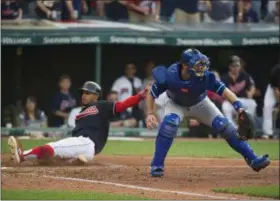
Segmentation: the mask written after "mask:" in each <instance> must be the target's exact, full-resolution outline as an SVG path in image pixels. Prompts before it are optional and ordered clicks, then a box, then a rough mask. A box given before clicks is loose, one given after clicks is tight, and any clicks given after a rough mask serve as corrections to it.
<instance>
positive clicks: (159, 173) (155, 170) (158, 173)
mask: <svg viewBox="0 0 280 201" xmlns="http://www.w3.org/2000/svg"><path fill="white" fill-rule="evenodd" d="M151 175H152V177H163V175H164V168H163V167H156V166H152V167H151Z"/></svg>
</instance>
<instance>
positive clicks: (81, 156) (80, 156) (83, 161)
mask: <svg viewBox="0 0 280 201" xmlns="http://www.w3.org/2000/svg"><path fill="white" fill-rule="evenodd" d="M78 160H79V161H80V162H81V163H88V160H87V159H86V157H85V156H84V155H79V156H78Z"/></svg>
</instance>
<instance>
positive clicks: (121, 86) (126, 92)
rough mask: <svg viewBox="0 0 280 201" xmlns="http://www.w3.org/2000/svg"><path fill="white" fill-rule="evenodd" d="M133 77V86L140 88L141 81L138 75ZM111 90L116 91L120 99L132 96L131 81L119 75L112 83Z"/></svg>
mask: <svg viewBox="0 0 280 201" xmlns="http://www.w3.org/2000/svg"><path fill="white" fill-rule="evenodd" d="M133 79H134V82H133V84H134V88H135V89H139V90H140V89H141V87H142V81H141V80H140V79H139V78H138V77H134V78H133ZM112 90H113V91H117V92H118V94H119V100H120V101H122V100H125V99H126V98H128V97H129V96H132V85H131V82H130V81H129V80H128V79H127V77H125V76H121V77H120V78H118V79H117V80H116V81H115V82H114V83H113V86H112Z"/></svg>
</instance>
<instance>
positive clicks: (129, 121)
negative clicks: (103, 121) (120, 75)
mask: <svg viewBox="0 0 280 201" xmlns="http://www.w3.org/2000/svg"><path fill="white" fill-rule="evenodd" d="M117 100H118V92H116V91H109V92H108V94H107V101H109V102H116V101H117ZM110 126H111V127H136V126H137V119H136V118H135V117H133V116H132V113H130V112H128V111H125V112H122V113H120V114H119V115H118V116H116V117H115V118H114V119H113V120H112V121H111V123H110Z"/></svg>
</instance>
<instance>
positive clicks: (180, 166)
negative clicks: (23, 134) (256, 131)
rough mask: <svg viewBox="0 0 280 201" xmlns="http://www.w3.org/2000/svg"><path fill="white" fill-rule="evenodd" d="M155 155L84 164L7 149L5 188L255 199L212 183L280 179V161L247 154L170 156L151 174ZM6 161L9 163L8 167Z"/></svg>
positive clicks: (275, 181)
mask: <svg viewBox="0 0 280 201" xmlns="http://www.w3.org/2000/svg"><path fill="white" fill-rule="evenodd" d="M150 160H151V158H150V157H139V156H133V157H131V156H129V157H128V156H114V157H112V156H110V157H109V156H97V157H96V158H95V160H94V161H93V162H92V163H90V164H87V165H83V166H69V165H63V164H62V163H61V162H60V163H59V164H58V165H57V164H55V163H56V162H57V161H56V162H54V161H52V162H49V163H48V164H46V163H43V165H42V164H37V163H34V162H26V163H22V164H21V165H19V167H18V166H16V167H15V166H14V165H13V163H12V162H11V160H10V156H9V155H7V154H6V155H2V161H1V163H2V188H3V189H43V190H45V189H49V190H50V189H54V190H57V189H59V190H79V191H97V192H108V193H121V194H133V195H138V196H144V197H148V198H152V199H181V200H182V199H216V200H217V199H226V198H232V199H233V198H237V199H250V197H246V196H238V195H229V194H227V195H223V194H216V193H213V192H212V191H211V189H213V188H220V187H236V186H261V185H268V184H275V185H278V184H279V162H278V161H273V162H272V164H271V166H269V168H267V169H265V170H264V171H261V172H260V173H255V172H253V171H252V170H251V169H250V168H248V167H247V166H246V165H245V162H244V161H243V160H234V159H231V160H230V159H198V158H182V157H169V158H168V160H167V162H166V175H165V177H164V178H151V177H150V176H149V174H148V173H149V163H150ZM35 165H37V166H35ZM3 167H4V169H3ZM74 178H79V179H80V180H75V179H74Z"/></svg>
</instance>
